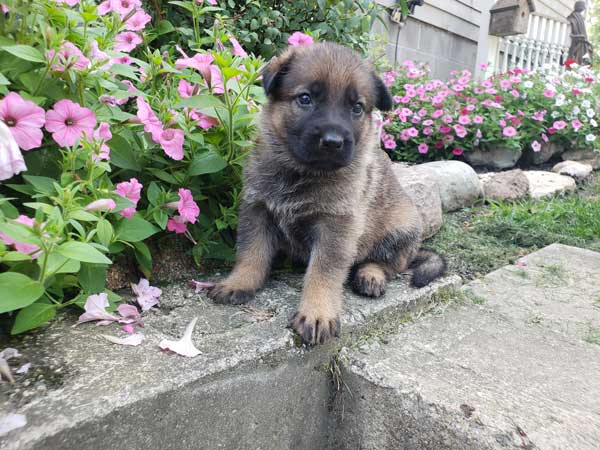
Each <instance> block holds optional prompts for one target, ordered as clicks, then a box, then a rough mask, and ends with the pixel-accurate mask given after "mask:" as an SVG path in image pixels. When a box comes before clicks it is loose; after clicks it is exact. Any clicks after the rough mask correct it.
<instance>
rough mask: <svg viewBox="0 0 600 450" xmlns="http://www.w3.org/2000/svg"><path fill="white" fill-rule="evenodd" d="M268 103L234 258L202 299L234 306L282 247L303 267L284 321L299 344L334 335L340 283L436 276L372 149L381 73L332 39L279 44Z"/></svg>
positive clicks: (420, 282)
mask: <svg viewBox="0 0 600 450" xmlns="http://www.w3.org/2000/svg"><path fill="white" fill-rule="evenodd" d="M263 85H264V89H265V91H266V93H267V96H268V102H267V104H266V105H265V107H264V110H263V112H262V116H261V132H260V136H259V139H258V142H257V145H256V148H255V149H254V150H253V152H252V153H251V154H250V155H249V158H248V161H247V165H246V169H245V173H244V178H245V180H244V190H243V201H242V205H241V207H240V211H239V227H238V234H237V261H236V264H235V267H234V269H233V271H232V272H231V274H230V275H229V277H228V278H227V279H226V280H224V281H223V282H221V283H219V284H217V285H216V287H214V288H213V289H212V290H211V291H210V292H209V296H210V297H211V298H212V299H213V300H214V301H215V302H216V303H230V304H235V305H237V304H242V303H246V302H248V301H249V300H251V299H252V297H253V296H254V293H255V292H256V290H257V289H260V288H261V287H262V286H263V284H264V283H265V281H266V279H267V277H268V275H269V271H270V268H271V263H272V261H273V258H274V256H275V254H276V253H277V252H278V251H280V250H284V251H286V252H287V253H288V255H290V256H291V257H292V258H293V259H295V260H300V261H304V262H306V263H307V264H308V268H307V270H306V276H305V280H304V289H303V293H302V301H301V303H300V305H299V307H298V312H297V313H296V314H295V315H294V316H293V317H292V319H291V321H290V326H291V327H292V328H294V329H295V330H296V331H297V332H298V333H299V335H300V336H301V337H302V339H303V340H304V342H306V343H307V344H316V343H324V342H326V341H327V340H329V339H330V338H332V337H334V336H338V335H339V328H340V322H339V315H340V311H341V308H342V287H343V285H344V282H345V281H346V279H347V277H348V275H349V274H350V276H351V278H352V286H353V288H354V290H355V291H356V292H358V293H359V294H362V295H365V296H367V297H379V296H381V295H383V293H384V292H385V287H386V282H387V280H389V279H390V278H391V277H393V276H395V275H396V274H397V273H398V272H403V271H406V270H407V269H409V268H412V269H413V271H412V273H413V274H412V284H413V285H414V286H417V287H421V286H425V285H426V284H428V283H429V282H430V281H432V280H434V279H435V278H437V277H439V276H441V275H442V274H443V273H444V270H445V263H444V260H443V259H442V258H441V257H440V256H439V255H437V254H435V253H432V252H429V251H419V245H420V242H421V230H422V225H421V219H420V216H419V213H418V211H417V209H416V208H415V205H414V204H413V202H412V201H411V199H410V198H409V197H408V196H407V194H406V193H405V192H404V191H403V190H402V188H401V187H400V184H399V183H398V180H397V179H396V177H395V175H394V173H393V171H392V163H391V161H390V159H389V157H388V156H387V155H386V154H385V153H384V152H383V151H382V150H381V149H380V146H379V142H378V141H377V137H376V129H375V125H374V122H373V119H372V118H371V112H372V111H373V108H378V109H379V110H382V111H388V110H390V109H391V108H392V98H391V96H390V93H389V92H388V90H387V88H386V87H385V85H384V84H383V82H382V80H381V79H380V78H379V77H378V76H377V75H376V74H375V72H374V71H373V69H372V68H371V67H370V66H369V65H368V64H367V63H366V62H365V61H364V60H363V59H362V58H361V57H360V56H359V55H358V54H357V53H355V52H354V51H352V50H350V49H347V48H345V47H342V46H340V45H336V44H331V43H319V44H313V45H309V46H300V47H290V48H288V49H286V50H285V51H284V52H283V53H282V54H281V55H280V56H279V57H276V58H274V59H272V60H271V61H270V62H269V64H268V65H267V66H266V68H265V69H264V71H263Z"/></svg>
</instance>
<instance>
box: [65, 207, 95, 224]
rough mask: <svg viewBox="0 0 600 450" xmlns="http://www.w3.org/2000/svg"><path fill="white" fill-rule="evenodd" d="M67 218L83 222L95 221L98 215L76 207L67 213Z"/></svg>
mask: <svg viewBox="0 0 600 450" xmlns="http://www.w3.org/2000/svg"><path fill="white" fill-rule="evenodd" d="M69 219H75V220H82V221H84V222H96V221H97V220H98V217H97V216H95V215H93V214H91V213H89V212H87V211H84V210H83V209H78V210H76V211H73V212H71V213H69Z"/></svg>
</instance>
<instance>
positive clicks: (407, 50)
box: [374, 0, 575, 79]
mask: <svg viewBox="0 0 600 450" xmlns="http://www.w3.org/2000/svg"><path fill="white" fill-rule="evenodd" d="M377 1H378V2H379V3H380V4H382V5H384V6H387V7H390V8H391V7H394V5H396V3H397V2H396V1H395V0H377ZM494 3H495V0H425V4H424V5H423V6H420V7H417V8H416V10H415V14H414V16H412V17H410V18H409V19H408V20H407V22H406V23H405V25H404V26H403V27H402V28H401V29H400V30H399V31H398V25H396V24H395V23H393V22H391V21H390V20H389V17H388V16H387V15H386V16H385V17H384V21H385V23H386V25H387V29H386V28H385V27H384V26H383V25H381V24H379V23H377V24H376V25H375V30H374V31H376V32H378V33H379V34H381V35H382V36H384V37H385V38H386V40H387V44H386V56H387V59H388V60H389V62H390V63H392V64H393V63H394V61H397V62H398V64H401V63H402V62H403V61H404V60H406V59H412V60H414V61H419V62H426V63H428V64H429V66H430V67H431V71H432V75H433V76H434V77H435V78H440V79H446V78H448V76H449V74H450V72H451V71H452V70H462V69H469V70H471V71H474V72H475V73H478V64H479V63H483V62H488V45H489V39H488V27H489V9H490V7H491V6H492V5H493V4H494ZM535 3H536V6H537V11H536V13H537V14H540V15H542V16H545V17H549V18H555V19H556V18H560V17H563V18H564V17H566V16H567V15H568V14H569V13H570V12H571V11H572V7H573V4H574V3H575V0H535Z"/></svg>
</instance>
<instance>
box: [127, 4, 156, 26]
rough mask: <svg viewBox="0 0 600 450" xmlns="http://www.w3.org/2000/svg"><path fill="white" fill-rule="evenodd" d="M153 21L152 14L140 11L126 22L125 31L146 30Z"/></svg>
mask: <svg viewBox="0 0 600 450" xmlns="http://www.w3.org/2000/svg"><path fill="white" fill-rule="evenodd" d="M151 20H152V17H151V16H150V14H147V13H146V11H144V10H143V9H139V10H137V11H136V12H135V14H134V15H133V16H131V17H130V18H129V19H127V22H125V29H126V30H128V31H141V30H143V29H144V28H146V25H147V24H148V23H149V22H150V21H151Z"/></svg>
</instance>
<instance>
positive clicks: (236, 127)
mask: <svg viewBox="0 0 600 450" xmlns="http://www.w3.org/2000/svg"><path fill="white" fill-rule="evenodd" d="M3 3H4V5H5V12H4V13H2V15H1V16H0V36H1V37H0V74H2V75H0V137H2V139H1V140H0V180H1V184H0V293H1V295H0V313H10V314H12V315H13V316H14V318H15V321H14V325H13V328H12V333H21V332H24V331H27V330H30V329H32V328H35V327H37V326H39V325H41V324H43V323H45V322H47V321H49V320H51V319H52V317H54V315H55V314H56V312H57V311H58V310H60V309H62V308H65V307H67V306H69V305H76V306H80V307H83V306H84V305H85V302H86V299H87V298H89V297H90V296H91V295H105V296H106V299H107V301H108V302H109V304H108V306H107V312H108V313H112V311H113V310H115V309H116V307H117V304H118V303H119V301H120V297H119V296H118V295H117V294H116V293H114V292H111V291H109V290H108V289H107V288H106V271H107V268H108V266H109V265H110V264H111V263H112V262H113V261H114V260H115V258H116V257H117V256H118V255H119V254H120V253H123V252H128V253H130V254H131V255H133V256H134V257H135V259H136V261H137V269H138V270H139V272H141V274H142V275H144V276H145V277H150V276H151V274H152V257H151V252H150V247H149V246H148V239H154V238H157V237H159V236H163V235H168V234H181V235H182V236H185V237H186V238H187V239H188V240H189V241H190V246H191V248H192V250H191V252H192V254H193V256H194V257H195V258H196V259H197V260H200V258H202V257H214V258H228V257H230V256H231V254H232V251H231V248H232V245H233V242H234V240H233V233H234V230H235V227H236V223H237V217H236V213H235V211H236V209H237V204H238V200H239V192H240V185H241V171H242V165H243V162H244V159H245V155H246V153H247V152H248V151H249V149H250V146H251V137H252V133H253V130H254V127H255V123H254V118H255V116H256V113H257V111H258V109H259V108H260V104H261V103H262V101H263V94H262V91H261V89H260V87H259V86H258V78H259V69H260V67H261V66H262V64H263V63H264V61H263V60H262V59H260V58H257V57H254V56H253V55H248V54H247V53H246V52H245V51H244V49H243V47H242V46H241V45H240V43H239V42H238V41H237V40H236V39H235V37H234V35H233V33H232V32H231V31H230V30H228V29H225V28H221V27H219V26H218V24H217V25H214V26H211V28H210V29H206V30H203V29H200V28H198V29H197V36H196V37H197V38H198V39H196V40H195V41H194V43H195V45H193V46H192V47H190V46H187V45H186V43H189V42H190V40H189V39H188V38H187V37H185V36H182V35H180V34H178V31H177V30H176V28H175V27H174V26H173V25H172V24H170V23H169V22H167V21H165V20H161V19H160V18H158V17H155V18H153V17H152V16H151V15H150V14H148V12H147V11H146V10H144V8H143V7H142V3H141V2H140V1H139V0H106V1H104V2H101V3H97V2H93V1H90V0H81V1H79V0H68V1H66V2H60V1H53V0H42V1H35V2H34V1H22V0H19V1H15V0H6V1H4V2H3ZM176 3H178V4H180V6H178V7H182V8H183V7H186V8H193V9H194V11H195V12H196V14H198V15H204V14H212V13H214V12H216V11H218V10H219V8H218V7H216V6H215V7H211V9H207V8H203V7H200V6H198V3H197V2H192V1H188V2H176ZM198 23H201V21H198ZM161 42H169V44H168V45H164V47H163V46H161ZM172 42H175V43H177V42H179V43H181V46H180V45H173V44H172ZM14 286H19V288H18V289H14V288H13V287H14ZM8 292H10V294H9V295H7V294H5V293H8ZM148 302H150V303H151V300H148Z"/></svg>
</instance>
